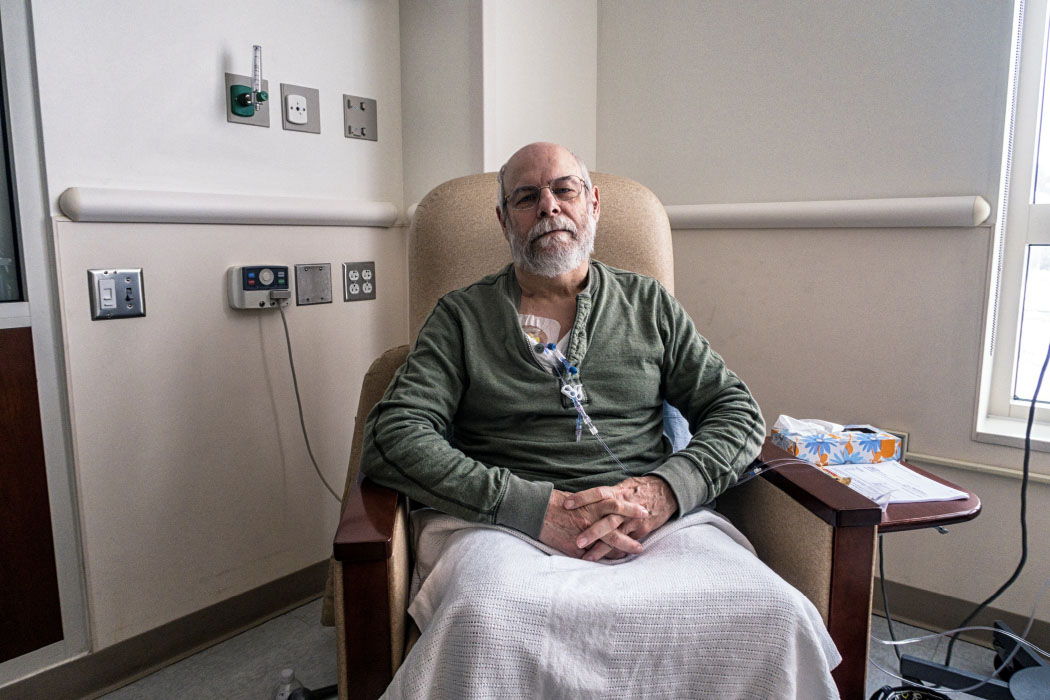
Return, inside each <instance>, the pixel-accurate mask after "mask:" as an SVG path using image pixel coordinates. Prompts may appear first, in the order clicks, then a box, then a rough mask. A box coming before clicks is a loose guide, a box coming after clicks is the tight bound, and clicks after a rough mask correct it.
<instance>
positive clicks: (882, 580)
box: [879, 535, 901, 667]
mask: <svg viewBox="0 0 1050 700" xmlns="http://www.w3.org/2000/svg"><path fill="white" fill-rule="evenodd" d="M883 537H884V535H879V588H880V589H881V590H882V610H883V612H885V613H886V627H887V628H888V629H889V631H890V639H892V640H893V641H895V642H896V641H897V635H896V634H894V633H893V616H892V615H890V599H889V598H887V597H886V567H885V566H884V562H885V561H886V557H884V556H883V555H882V538H883ZM893 653H894V654H896V655H897V664H898V667H899V665H900V662H901V650H900V647H899V646H897V645H896V644H894V645H893Z"/></svg>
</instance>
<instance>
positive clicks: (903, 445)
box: [883, 428, 908, 459]
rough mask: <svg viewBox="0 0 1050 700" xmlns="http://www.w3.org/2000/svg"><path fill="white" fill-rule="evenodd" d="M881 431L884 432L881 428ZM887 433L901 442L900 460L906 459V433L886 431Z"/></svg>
mask: <svg viewBox="0 0 1050 700" xmlns="http://www.w3.org/2000/svg"><path fill="white" fill-rule="evenodd" d="M883 430H886V429H885V428H883ZM886 432H887V433H889V434H890V435H892V436H893V437H895V438H898V439H899V440H900V441H901V459H907V458H908V433H906V432H904V431H903V430H886Z"/></svg>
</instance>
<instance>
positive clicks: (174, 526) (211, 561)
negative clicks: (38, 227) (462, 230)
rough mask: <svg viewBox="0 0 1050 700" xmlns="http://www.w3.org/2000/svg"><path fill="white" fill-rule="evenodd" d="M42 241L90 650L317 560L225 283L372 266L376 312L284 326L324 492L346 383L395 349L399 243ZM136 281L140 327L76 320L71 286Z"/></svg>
mask: <svg viewBox="0 0 1050 700" xmlns="http://www.w3.org/2000/svg"><path fill="white" fill-rule="evenodd" d="M55 230H56V237H55V240H56V248H57V258H58V275H59V283H60V287H61V304H62V327H63V335H64V337H65V345H66V361H67V371H68V386H69V392H70V403H71V406H72V412H73V444H74V449H75V455H74V456H75V461H76V477H77V492H78V496H79V501H78V502H79V506H80V513H81V538H82V543H83V551H84V563H85V568H86V572H87V577H86V578H87V589H88V590H87V593H88V603H89V609H90V612H91V628H92V636H93V640H94V647H95V648H103V647H106V646H109V645H110V644H113V643H115V642H118V641H121V640H123V639H127V638H129V637H132V636H134V635H136V634H138V633H141V632H144V631H146V630H149V629H152V628H154V627H158V626H160V625H161V624H163V623H165V622H169V621H171V620H173V619H177V618H179V617H182V616H184V615H187V614H189V613H192V612H195V611H197V610H199V609H201V608H203V607H205V606H207V605H209V604H212V603H215V602H218V601H221V600H224V599H226V598H229V597H232V596H234V595H237V594H238V593H242V592H244V591H246V590H249V589H251V588H254V587H256V586H260V585H263V584H265V583H268V582H270V581H272V580H275V579H277V578H280V577H281V576H284V575H286V574H288V573H291V572H294V571H298V570H299V569H302V568H305V567H307V566H310V565H311V564H315V563H316V562H319V561H323V560H324V559H325V558H327V557H328V556H329V555H330V553H331V546H332V535H333V533H334V532H335V528H336V525H337V524H338V520H339V506H338V503H337V502H336V500H335V499H334V498H333V497H332V496H331V495H330V494H329V493H328V492H327V491H326V490H325V488H324V486H323V485H322V483H321V481H320V479H318V477H317V476H316V474H315V472H314V469H313V467H312V465H311V463H310V461H309V456H308V454H307V451H306V447H305V444H304V441H303V437H302V435H301V432H300V427H299V416H298V412H297V409H296V401H295V394H294V391H293V386H292V375H291V371H290V368H289V361H288V350H287V347H286V341H285V336H284V331H283V327H282V324H281V318H280V314H279V313H278V312H277V311H258V312H257V311H236V310H233V309H231V308H229V306H228V305H227V303H226V288H225V280H226V270H227V268H228V267H230V266H232V265H237V264H244V263H273V262H279V263H286V262H287V263H292V262H295V261H298V262H324V261H327V262H331V263H332V265H333V268H337V269H338V267H339V263H341V262H342V261H344V260H347V261H349V260H375V261H376V280H377V288H378V296H377V300H376V301H374V302H354V303H344V302H343V301H342V292H341V288H340V289H339V290H337V291H336V295H337V297H336V300H335V301H334V302H333V303H331V304H320V305H315V306H296V305H295V303H294V301H293V302H292V304H291V305H290V306H289V307H288V309H287V311H286V314H287V322H288V327H289V331H290V336H291V343H292V350H293V352H294V358H295V368H296V373H297V376H298V382H299V390H300V393H301V396H302V402H303V412H304V416H305V421H306V426H307V431H308V435H309V437H310V444H311V447H312V449H313V453H314V456H315V457H316V459H317V462H318V465H319V467H320V469H321V471H322V473H323V474H324V475H325V478H326V479H327V481H328V482H329V484H331V485H332V486H333V488H335V489H336V490H337V491H338V492H340V493H341V492H342V488H343V483H344V481H345V478H346V468H347V462H348V460H349V456H350V437H351V432H352V430H353V422H354V415H356V412H357V392H358V391H359V390H360V383H361V378H362V377H363V376H364V373H365V371H366V370H367V369H368V365H369V364H370V363H371V361H372V360H373V359H375V358H376V357H377V356H378V355H379V354H380V353H382V352H383V351H384V350H385V349H387V348H388V347H391V346H393V345H396V344H398V343H401V342H404V338H405V337H406V332H407V331H406V327H405V308H406V306H407V299H406V298H405V294H404V288H405V287H404V275H403V271H402V261H403V260H404V259H405V250H404V235H403V230H402V229H398V228H395V229H360V228H343V227H290V226H287V227H286V226H219V225H200V224H198V225H178V224H87V223H73V222H69V221H65V220H59V221H58V222H57V223H56V226H55ZM140 266H141V267H143V268H144V287H145V299H146V311H147V314H146V317H145V318H140V319H128V320H113V321H104V322H102V321H91V320H90V317H89V313H88V310H89V308H90V301H89V298H88V287H87V283H86V277H87V276H86V274H85V270H87V269H90V268H99V267H140ZM336 274H337V278H336V279H337V280H338V272H337V273H336Z"/></svg>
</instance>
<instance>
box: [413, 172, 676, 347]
mask: <svg viewBox="0 0 1050 700" xmlns="http://www.w3.org/2000/svg"><path fill="white" fill-rule="evenodd" d="M591 180H592V182H593V183H594V186H595V187H597V188H598V194H599V196H600V197H601V205H602V209H601V216H600V217H599V219H598V229H597V231H596V232H595V238H594V257H595V258H596V259H598V260H601V261H602V262H604V263H606V264H608V265H612V266H613V267H619V268H623V269H625V270H631V271H633V272H640V273H642V274H645V275H649V276H650V277H655V278H656V279H658V280H660V282H661V283H662V284H663V285H664V287H666V288H667V290H668V291H669V292H671V293H672V294H673V293H674V256H673V253H672V251H671V226H670V224H669V223H668V221H667V213H666V212H665V211H664V208H663V205H662V204H661V203H660V200H659V199H657V198H656V195H654V194H653V193H652V192H651V191H650V190H649V189H647V188H646V187H643V186H642V185H640V184H638V183H637V182H635V181H633V180H629V179H627V178H625V177H618V176H616V175H607V174H604V173H591ZM498 193H499V183H498V182H497V179H496V173H483V174H481V175H468V176H466V177H460V178H456V179H455V180H449V181H448V182H446V183H444V184H442V185H438V186H437V187H435V188H434V189H433V190H431V191H430V193H429V194H427V196H426V197H424V198H423V201H421V202H420V203H419V206H417V207H416V210H415V212H414V213H413V215H412V224H411V226H410V227H409V230H408V275H409V276H408V299H409V301H408V328H409V333H410V334H411V336H412V338H413V339H414V338H415V336H416V333H417V332H418V331H419V327H420V326H421V325H422V324H423V321H424V320H425V319H426V317H427V315H428V314H429V313H430V311H431V309H433V308H434V305H435V304H436V303H437V300H438V299H439V298H440V297H441V296H442V295H444V294H446V293H448V292H450V291H452V290H453V289H458V288H460V287H463V286H466V285H468V284H470V283H471V282H475V281H477V280H478V279H480V278H481V277H484V276H485V275H487V274H490V273H493V272H497V271H498V270H499V269H500V268H502V267H503V266H504V265H506V264H507V263H509V262H510V251H509V250H508V248H507V241H506V239H505V238H504V237H503V231H502V229H501V228H500V225H499V221H498V220H497V219H496V204H497V202H496V200H497V197H498Z"/></svg>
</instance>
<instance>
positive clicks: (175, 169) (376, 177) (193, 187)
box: [33, 0, 401, 204]
mask: <svg viewBox="0 0 1050 700" xmlns="http://www.w3.org/2000/svg"><path fill="white" fill-rule="evenodd" d="M33 19H34V26H35V35H36V51H37V53H36V57H37V67H38V70H39V80H40V101H41V111H42V121H43V131H44V146H45V149H46V157H47V168H48V173H47V175H48V183H49V186H50V188H51V196H52V200H54V198H55V197H57V196H58V195H59V194H61V193H62V191H63V190H64V189H65V188H66V187H70V186H75V185H79V186H86V185H96V186H115V187H139V188H142V189H157V190H184V191H202V192H228V193H249V194H275V195H291V196H295V195H298V196H307V197H320V198H345V199H362V200H378V201H389V202H395V203H398V204H400V202H401V90H400V81H399V77H400V64H399V61H400V58H399V57H400V51H399V39H398V7H397V2H396V1H394V0H360V1H356V2H344V1H343V0H306V1H305V2H294V3H288V2H278V1H277V0H263V1H261V2H226V3H216V2H209V1H208V0H187V1H186V2H175V1H173V0H165V1H164V2H160V3H142V2H134V1H133V0H104V2H102V3H55V2H35V3H33ZM253 44H259V45H261V46H262V47H263V61H262V63H263V77H264V78H265V79H266V80H268V81H269V88H270V90H269V92H270V98H271V99H270V103H269V109H270V128H268V129H262V128H258V127H253V126H243V125H233V124H227V122H226V116H225V115H226V111H225V110H226V96H225V92H224V91H225V84H224V77H223V75H224V73H226V72H230V73H236V74H240V75H251V68H252V62H251V59H252V45H253ZM282 82H284V83H290V84H295V85H303V86H306V87H312V88H316V89H318V90H320V100H321V133H320V134H308V133H302V132H295V131H285V130H284V129H282V128H281V119H280V106H279V103H280V94H281V90H280V84H281V83H282ZM344 93H346V94H351V95H360V96H363V97H371V98H374V99H376V100H377V101H378V114H379V137H380V138H379V141H378V142H371V141H361V140H354V139H348V138H345V137H343V135H342V131H343V114H342V111H341V99H342V95H343V94H344Z"/></svg>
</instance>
